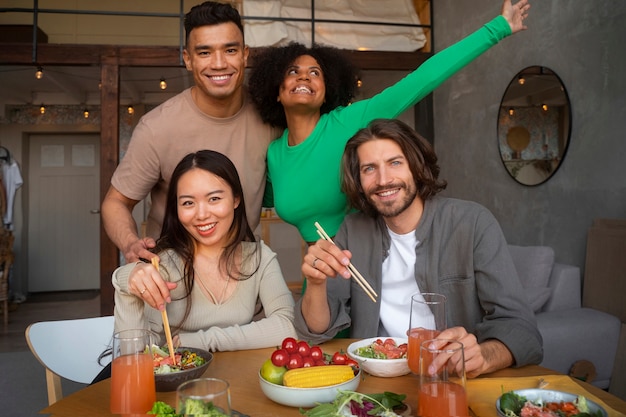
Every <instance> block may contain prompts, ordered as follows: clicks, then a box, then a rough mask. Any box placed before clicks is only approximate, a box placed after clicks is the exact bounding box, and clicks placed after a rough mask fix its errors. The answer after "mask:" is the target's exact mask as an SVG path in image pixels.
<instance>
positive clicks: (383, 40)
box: [243, 0, 426, 52]
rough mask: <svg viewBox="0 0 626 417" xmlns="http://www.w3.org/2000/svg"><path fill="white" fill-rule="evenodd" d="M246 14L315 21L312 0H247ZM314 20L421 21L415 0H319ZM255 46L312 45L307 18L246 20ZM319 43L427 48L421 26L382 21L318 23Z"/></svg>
mask: <svg viewBox="0 0 626 417" xmlns="http://www.w3.org/2000/svg"><path fill="white" fill-rule="evenodd" d="M243 15H244V17H247V16H255V17H268V18H271V17H282V18H300V19H311V0H244V1H243ZM315 18H316V19H333V20H352V21H354V20H360V21H368V22H392V23H407V24H419V23H420V21H419V18H418V16H417V13H416V12H415V7H414V6H413V2H412V1H411V0H316V1H315ZM244 28H245V36H246V43H247V44H248V45H250V46H252V47H259V46H273V45H282V44H286V43H288V42H290V41H297V42H301V43H304V44H307V45H310V43H311V24H310V23H309V22H283V21H279V22H271V21H264V20H246V21H245V26H244ZM315 42H316V43H321V44H325V45H331V46H335V47H337V48H342V49H353V50H376V51H401V52H410V51H415V50H418V49H420V48H422V47H423V46H424V44H425V43H426V36H425V35H424V32H423V30H422V28H419V27H403V26H384V25H363V24H361V25H359V24H336V23H320V22H316V23H315Z"/></svg>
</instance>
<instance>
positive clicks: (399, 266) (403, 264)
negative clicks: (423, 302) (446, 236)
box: [378, 228, 434, 337]
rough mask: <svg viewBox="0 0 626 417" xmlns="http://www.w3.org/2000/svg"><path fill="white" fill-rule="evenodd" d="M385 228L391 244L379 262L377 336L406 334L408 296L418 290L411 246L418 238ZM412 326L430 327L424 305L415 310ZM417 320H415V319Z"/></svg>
mask: <svg viewBox="0 0 626 417" xmlns="http://www.w3.org/2000/svg"><path fill="white" fill-rule="evenodd" d="M387 230H388V231H389V236H391V245H390V247H389V256H388V257H387V258H386V259H385V260H384V261H383V271H382V272H383V274H382V281H383V282H382V287H383V289H382V291H381V297H380V323H379V325H378V335H379V336H391V337H407V331H408V329H409V316H410V315H411V296H412V295H413V294H415V293H419V292H420V289H419V287H418V286H417V282H415V248H416V247H417V245H418V243H419V242H418V240H417V238H416V237H415V231H414V230H413V231H411V232H409V233H407V234H403V235H399V234H397V233H394V232H392V231H391V230H389V228H387ZM415 316H416V317H415V318H414V320H413V321H414V323H416V324H415V325H414V326H413V327H420V326H421V327H425V328H430V327H428V326H432V325H433V324H434V319H433V315H432V312H431V311H430V309H429V308H428V306H425V310H424V311H420V312H415ZM416 320H417V321H416Z"/></svg>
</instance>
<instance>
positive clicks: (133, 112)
mask: <svg viewBox="0 0 626 417" xmlns="http://www.w3.org/2000/svg"><path fill="white" fill-rule="evenodd" d="M127 110H128V114H131V115H132V114H135V109H134V108H133V106H132V105H130V106H128V109H127Z"/></svg>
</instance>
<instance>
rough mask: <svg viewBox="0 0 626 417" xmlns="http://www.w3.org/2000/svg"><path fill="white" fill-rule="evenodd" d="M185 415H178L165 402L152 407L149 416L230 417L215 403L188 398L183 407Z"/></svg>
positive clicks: (158, 402) (159, 402) (156, 403)
mask: <svg viewBox="0 0 626 417" xmlns="http://www.w3.org/2000/svg"><path fill="white" fill-rule="evenodd" d="M183 410H184V413H183V414H177V413H176V410H174V408H172V406H170V405H169V404H166V403H164V402H163V401H157V402H155V403H154V404H153V405H152V409H151V410H150V411H148V414H154V415H156V417H184V416H185V415H192V416H201V417H228V416H227V415H226V414H224V413H222V411H221V410H220V409H219V408H217V407H214V406H213V403H204V402H203V401H202V400H194V399H192V398H188V399H187V400H185V404H184V407H183Z"/></svg>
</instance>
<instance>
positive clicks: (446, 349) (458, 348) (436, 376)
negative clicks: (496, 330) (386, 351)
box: [417, 339, 469, 417]
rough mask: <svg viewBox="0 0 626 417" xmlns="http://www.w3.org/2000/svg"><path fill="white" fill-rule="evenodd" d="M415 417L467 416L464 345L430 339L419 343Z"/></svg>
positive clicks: (445, 340) (452, 341) (456, 342)
mask: <svg viewBox="0 0 626 417" xmlns="http://www.w3.org/2000/svg"><path fill="white" fill-rule="evenodd" d="M417 415H418V417H468V416H469V408H468V406H467V393H466V391H465V356H464V352H463V344H462V343H461V342H458V341H456V340H447V339H431V340H425V341H424V342H422V344H421V345H420V359H419V390H418V397H417Z"/></svg>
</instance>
